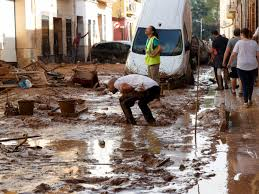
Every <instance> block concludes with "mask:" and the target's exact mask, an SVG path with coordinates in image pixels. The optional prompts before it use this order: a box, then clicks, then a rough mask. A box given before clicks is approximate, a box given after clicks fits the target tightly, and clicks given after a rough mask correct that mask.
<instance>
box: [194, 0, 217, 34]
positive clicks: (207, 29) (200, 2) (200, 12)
mask: <svg viewBox="0 0 259 194" xmlns="http://www.w3.org/2000/svg"><path fill="white" fill-rule="evenodd" d="M191 4H192V18H193V35H195V36H200V29H201V28H200V25H201V24H200V23H198V22H197V20H200V19H203V30H204V31H203V39H209V37H210V36H211V35H210V33H211V31H212V30H215V29H217V30H218V29H219V0H191Z"/></svg>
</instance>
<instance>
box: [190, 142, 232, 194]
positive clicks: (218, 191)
mask: <svg viewBox="0 0 259 194" xmlns="http://www.w3.org/2000/svg"><path fill="white" fill-rule="evenodd" d="M227 152H228V146H227V145H225V144H220V145H218V146H217V156H216V160H215V161H214V162H212V163H211V164H209V165H208V166H206V167H205V171H207V172H213V173H215V174H216V176H215V177H212V178H210V180H202V181H200V182H199V184H198V185H197V186H195V187H194V188H193V189H191V190H189V191H188V194H228V187H227V182H228V161H227Z"/></svg>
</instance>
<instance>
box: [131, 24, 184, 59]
mask: <svg viewBox="0 0 259 194" xmlns="http://www.w3.org/2000/svg"><path fill="white" fill-rule="evenodd" d="M158 34H159V41H160V45H161V47H162V52H161V56H177V55H181V54H182V52H183V40H182V33H181V30H164V29H161V30H160V29H159V30H158ZM146 41H147V36H146V34H145V28H139V29H138V30H137V33H136V37H135V39H134V43H133V47H132V51H133V52H134V53H138V54H142V55H144V54H145V48H146Z"/></svg>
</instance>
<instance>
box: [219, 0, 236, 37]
mask: <svg viewBox="0 0 259 194" xmlns="http://www.w3.org/2000/svg"><path fill="white" fill-rule="evenodd" d="M229 4H230V0H220V33H221V34H225V35H226V37H227V38H231V37H233V30H234V21H233V20H231V19H228V18H227V7H228V5H229Z"/></svg>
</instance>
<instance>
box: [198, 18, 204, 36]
mask: <svg viewBox="0 0 259 194" xmlns="http://www.w3.org/2000/svg"><path fill="white" fill-rule="evenodd" d="M196 22H197V23H200V24H201V31H200V35H201V36H200V38H201V40H202V38H203V18H201V19H200V20H196Z"/></svg>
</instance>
